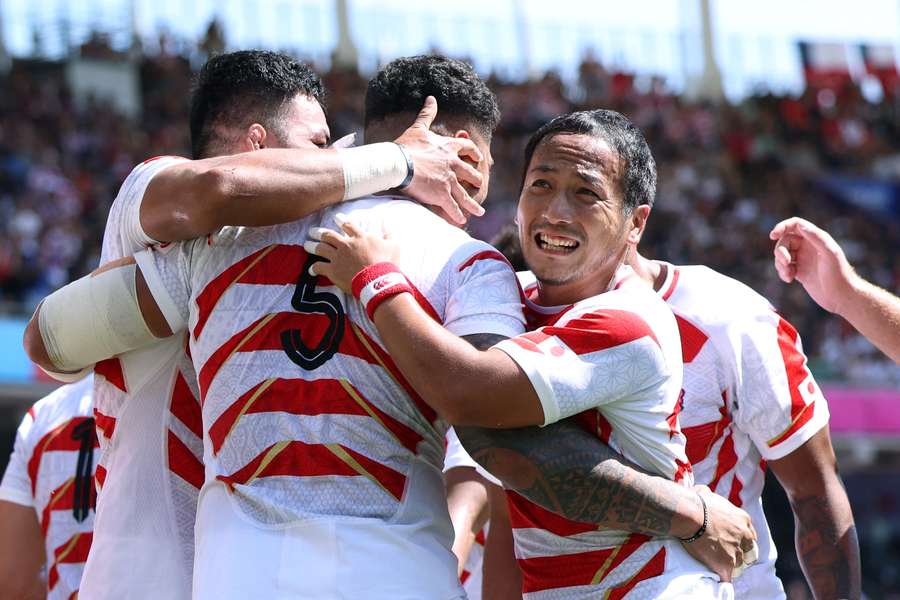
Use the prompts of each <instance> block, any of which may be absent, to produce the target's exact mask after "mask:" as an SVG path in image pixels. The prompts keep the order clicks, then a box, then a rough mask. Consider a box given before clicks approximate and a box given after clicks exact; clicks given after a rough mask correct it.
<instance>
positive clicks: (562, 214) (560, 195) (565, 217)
mask: <svg viewBox="0 0 900 600" xmlns="http://www.w3.org/2000/svg"><path fill="white" fill-rule="evenodd" d="M543 216H544V219H545V220H546V221H547V222H548V223H552V224H563V223H571V222H572V204H571V203H570V202H569V199H568V197H567V195H566V193H565V191H564V190H560V191H558V192H556V193H554V194H553V197H552V198H550V200H549V201H548V202H547V204H546V205H545V206H544V215H543Z"/></svg>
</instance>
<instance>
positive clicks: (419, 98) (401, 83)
mask: <svg viewBox="0 0 900 600" xmlns="http://www.w3.org/2000/svg"><path fill="white" fill-rule="evenodd" d="M428 96H434V97H435V99H436V100H437V105H438V119H458V120H461V121H467V122H470V123H471V124H472V125H473V126H474V127H475V128H477V129H478V131H479V132H480V133H481V134H482V135H483V136H484V137H485V139H487V140H490V139H491V136H492V135H493V133H494V130H495V129H496V128H497V124H498V123H499V122H500V109H499V108H498V106H497V98H496V96H494V93H493V92H492V91H491V90H490V89H489V88H488V86H487V85H486V84H485V83H484V82H483V81H482V80H481V78H479V77H478V75H477V74H476V73H475V70H474V69H472V67H471V66H470V65H469V64H467V63H465V62H463V61H461V60H456V59H453V58H447V57H445V56H410V57H406V58H398V59H396V60H392V61H391V62H389V63H388V64H387V65H385V66H384V68H383V69H381V70H380V71H379V72H378V74H376V75H375V77H373V78H372V80H371V81H369V87H368V89H367V90H366V110H365V125H366V126H367V127H368V126H369V124H370V123H372V122H375V121H380V120H382V119H384V118H386V117H389V116H392V115H395V114H399V113H413V114H416V113H418V112H419V110H421V108H422V105H423V104H424V103H425V98H427V97H428Z"/></svg>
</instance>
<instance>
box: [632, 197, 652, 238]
mask: <svg viewBox="0 0 900 600" xmlns="http://www.w3.org/2000/svg"><path fill="white" fill-rule="evenodd" d="M649 216H650V205H649V204H641V205H640V206H638V207H636V208H635V209H634V210H633V211H631V216H630V217H629V220H630V223H629V224H628V226H629V228H628V244H629V245H630V246H637V245H638V242H640V241H641V237H642V236H643V235H644V227H646V226H647V218H648V217H649Z"/></svg>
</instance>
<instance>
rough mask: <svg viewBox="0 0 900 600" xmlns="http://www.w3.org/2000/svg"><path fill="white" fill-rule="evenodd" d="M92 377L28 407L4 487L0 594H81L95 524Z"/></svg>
mask: <svg viewBox="0 0 900 600" xmlns="http://www.w3.org/2000/svg"><path fill="white" fill-rule="evenodd" d="M92 394H93V377H87V378H85V379H83V380H81V381H79V382H78V383H74V384H71V385H66V386H63V387H61V388H59V389H57V390H55V391H54V392H52V393H51V394H49V395H48V396H46V397H44V398H42V399H41V400H38V401H37V402H36V403H35V404H34V406H32V407H31V408H29V409H28V412H27V413H26V414H25V417H24V418H23V419H22V423H21V424H20V425H19V429H18V431H17V432H16V441H15V445H14V446H13V452H12V455H11V456H10V457H9V463H8V464H7V465H6V472H5V473H4V475H3V481H2V483H0V597H3V598H16V599H22V600H31V599H35V600H37V599H38V598H48V599H50V600H57V599H60V600H68V599H69V598H73V597H76V596H77V595H78V590H79V584H80V582H81V574H82V570H83V568H84V562H85V559H86V558H87V556H88V550H89V549H90V547H91V537H92V535H91V528H92V526H93V523H94V501H95V498H96V494H95V492H94V466H95V465H96V459H97V458H99V445H98V443H97V435H96V433H95V429H94V419H93V417H91V406H92V405H91V397H92Z"/></svg>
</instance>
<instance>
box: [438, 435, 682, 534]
mask: <svg viewBox="0 0 900 600" xmlns="http://www.w3.org/2000/svg"><path fill="white" fill-rule="evenodd" d="M456 433H457V435H458V436H459V439H460V442H462V444H463V446H464V447H465V448H466V450H467V451H468V452H469V454H470V455H471V456H472V458H473V459H475V460H476V461H477V462H478V463H479V464H480V465H481V466H483V467H484V468H485V469H487V470H488V471H489V472H490V473H492V474H494V475H495V476H496V477H498V478H499V479H500V480H502V481H503V483H504V485H506V487H507V488H510V489H513V490H515V491H516V492H518V493H519V494H521V495H522V496H524V497H525V498H527V499H528V500H530V501H532V502H534V503H536V504H538V505H540V506H542V507H543V508H546V509H547V510H551V511H553V512H556V513H558V514H561V515H563V516H565V517H566V518H569V519H572V520H575V521H580V522H584V523H594V524H597V525H601V526H604V527H608V528H611V529H623V530H627V531H632V532H635V533H644V534H648V535H669V534H670V533H671V530H672V521H673V518H674V516H675V515H676V514H677V508H678V504H679V499H680V497H681V496H680V495H679V494H678V493H672V492H673V491H675V492H678V491H681V490H683V488H681V487H680V486H678V485H677V484H675V483H673V482H671V481H668V480H665V479H663V478H661V477H654V476H651V475H647V474H645V473H642V472H640V471H639V470H637V468H636V467H634V466H633V465H630V464H629V463H628V462H627V461H626V460H625V459H624V458H623V457H622V456H621V455H619V454H618V453H616V452H615V451H613V450H611V449H610V448H609V447H608V446H606V445H605V444H603V443H602V442H601V441H600V440H599V439H597V438H596V437H595V436H593V435H591V434H590V433H589V432H587V431H586V430H584V429H583V428H582V427H581V426H579V425H578V424H577V423H575V422H574V421H572V420H564V421H560V422H558V423H553V424H552V425H548V426H546V427H523V428H520V429H483V428H480V427H457V428H456Z"/></svg>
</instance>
